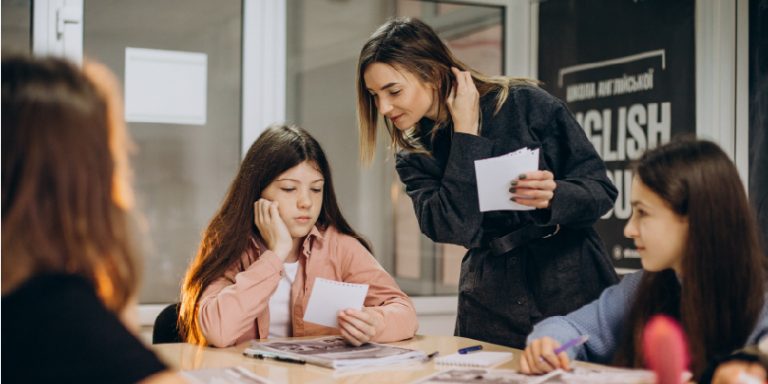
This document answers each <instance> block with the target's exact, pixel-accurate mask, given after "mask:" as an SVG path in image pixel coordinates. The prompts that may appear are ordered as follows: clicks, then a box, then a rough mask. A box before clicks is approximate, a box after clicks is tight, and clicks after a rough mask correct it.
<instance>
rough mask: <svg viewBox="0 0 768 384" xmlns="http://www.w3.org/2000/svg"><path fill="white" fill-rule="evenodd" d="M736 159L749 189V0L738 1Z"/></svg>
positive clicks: (745, 186)
mask: <svg viewBox="0 0 768 384" xmlns="http://www.w3.org/2000/svg"><path fill="white" fill-rule="evenodd" d="M734 161H735V162H736V168H737V169H738V170H739V176H741V181H742V182H743V183H744V189H745V190H747V191H749V0H738V2H737V3H736V148H735V155H734Z"/></svg>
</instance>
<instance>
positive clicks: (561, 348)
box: [555, 335, 589, 355]
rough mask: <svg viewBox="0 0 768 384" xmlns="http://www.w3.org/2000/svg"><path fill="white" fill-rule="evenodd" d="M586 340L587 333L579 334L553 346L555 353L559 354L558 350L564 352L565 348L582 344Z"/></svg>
mask: <svg viewBox="0 0 768 384" xmlns="http://www.w3.org/2000/svg"><path fill="white" fill-rule="evenodd" d="M587 340H589V335H581V336H579V337H576V338H573V339H570V340H568V341H566V342H565V344H563V345H561V346H559V347H557V348H555V355H559V354H560V352H564V351H567V350H569V349H571V348H573V347H576V346H579V345H582V344H584V343H586V342H587Z"/></svg>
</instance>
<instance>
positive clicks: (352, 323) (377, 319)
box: [338, 307, 384, 347]
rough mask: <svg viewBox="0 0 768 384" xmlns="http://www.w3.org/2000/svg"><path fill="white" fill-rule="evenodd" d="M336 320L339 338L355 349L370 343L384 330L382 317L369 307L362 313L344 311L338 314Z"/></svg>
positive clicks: (353, 310) (351, 310) (349, 310)
mask: <svg viewBox="0 0 768 384" xmlns="http://www.w3.org/2000/svg"><path fill="white" fill-rule="evenodd" d="M338 320H339V330H341V337H343V338H344V340H346V341H347V342H349V343H350V344H352V345H354V346H356V347H357V346H359V345H362V344H365V343H367V342H369V341H371V340H372V339H373V338H374V336H376V335H377V334H378V333H379V332H381V331H382V330H383V329H384V316H383V315H382V314H381V312H379V311H377V310H375V309H373V308H369V307H363V310H362V311H358V310H355V309H345V310H343V311H341V312H339V316H338Z"/></svg>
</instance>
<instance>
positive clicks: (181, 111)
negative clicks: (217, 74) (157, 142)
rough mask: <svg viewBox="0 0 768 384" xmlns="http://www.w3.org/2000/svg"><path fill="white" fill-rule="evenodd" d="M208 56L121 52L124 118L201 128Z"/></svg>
mask: <svg viewBox="0 0 768 384" xmlns="http://www.w3.org/2000/svg"><path fill="white" fill-rule="evenodd" d="M207 78H208V56H207V55H206V54H204V53H195V52H179V51H165V50H158V49H142V48H126V49H125V119H126V120H127V121H129V122H137V123H172V124H173V123H175V124H196V125H204V124H205V121H206V109H207V93H208V90H207Z"/></svg>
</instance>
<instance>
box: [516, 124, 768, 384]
mask: <svg viewBox="0 0 768 384" xmlns="http://www.w3.org/2000/svg"><path fill="white" fill-rule="evenodd" d="M635 169H636V170H635V177H634V179H633V181H632V197H631V202H632V209H633V212H632V217H631V218H630V220H629V221H628V222H627V225H626V227H625V228H624V234H625V236H627V237H629V238H632V239H633V240H634V242H635V246H636V247H637V250H638V251H639V253H640V257H641V261H642V264H643V270H642V271H639V272H636V273H633V274H631V275H627V276H625V277H624V278H623V279H622V280H621V282H620V283H619V284H617V285H615V286H613V287H610V288H608V289H606V290H605V292H603V294H602V295H601V296H600V298H599V299H598V300H596V301H594V302H592V303H590V304H588V305H586V306H584V307H582V308H580V309H578V310H577V311H575V312H573V313H570V314H568V315H567V316H562V317H553V318H549V319H546V320H544V321H542V322H541V323H539V324H538V325H536V327H535V329H534V331H533V333H532V334H531V335H530V336H529V338H528V339H529V345H528V347H527V348H526V350H525V352H524V354H523V357H522V359H521V369H522V371H524V372H527V373H544V372H548V371H550V370H553V369H555V368H568V366H569V360H570V359H574V358H575V359H579V360H588V361H593V362H601V363H608V362H613V363H616V364H618V365H623V366H630V367H641V366H643V364H644V362H643V359H642V352H641V348H642V343H641V342H640V340H641V337H642V331H643V327H644V326H645V324H646V323H647V322H648V320H649V318H650V317H651V316H653V315H656V314H665V315H668V316H671V317H673V318H676V319H677V320H678V321H679V322H680V323H681V325H682V329H683V330H684V332H685V334H686V335H687V342H688V345H689V350H690V352H691V370H692V373H693V374H694V378H695V379H696V380H699V379H700V378H701V374H702V372H703V370H704V369H705V367H706V366H707V364H709V363H710V362H712V360H713V359H714V358H716V357H719V356H723V355H727V354H729V353H731V352H732V351H734V350H736V349H739V348H741V347H743V346H744V345H747V344H756V342H757V339H758V337H760V336H761V335H764V334H766V332H768V305H767V304H768V303H767V302H766V301H765V299H764V296H765V288H766V287H765V283H764V279H765V272H764V260H763V256H762V251H761V248H760V245H759V240H758V236H757V227H756V223H755V219H754V216H753V211H752V209H751V208H750V205H749V202H748V200H747V196H746V194H745V192H744V186H743V184H742V183H741V180H740V179H739V174H738V172H737V170H736V167H735V166H734V165H733V163H732V162H731V161H730V160H729V159H728V156H727V155H726V154H725V153H724V152H723V151H722V150H721V149H720V148H719V147H718V146H717V145H716V144H714V143H712V142H708V141H700V140H692V139H678V140H673V142H671V143H669V144H666V145H663V146H661V147H659V148H656V149H654V150H650V151H648V152H646V153H645V154H644V155H643V157H642V158H641V159H640V160H639V162H638V164H637V165H636V168H635ZM579 335H589V340H588V341H587V342H586V344H584V345H582V346H580V347H576V348H572V349H571V350H570V351H569V352H568V353H566V352H563V353H561V354H559V355H557V356H556V355H554V353H553V350H554V349H555V348H557V347H558V346H559V345H560V344H561V343H564V342H565V341H566V340H569V339H570V338H573V337H576V336H579ZM540 358H543V360H540Z"/></svg>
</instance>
